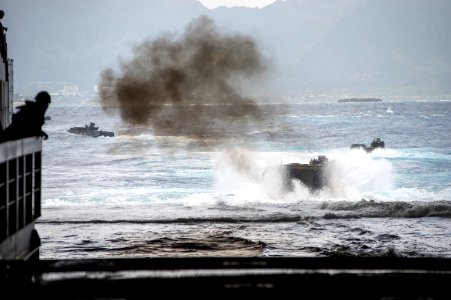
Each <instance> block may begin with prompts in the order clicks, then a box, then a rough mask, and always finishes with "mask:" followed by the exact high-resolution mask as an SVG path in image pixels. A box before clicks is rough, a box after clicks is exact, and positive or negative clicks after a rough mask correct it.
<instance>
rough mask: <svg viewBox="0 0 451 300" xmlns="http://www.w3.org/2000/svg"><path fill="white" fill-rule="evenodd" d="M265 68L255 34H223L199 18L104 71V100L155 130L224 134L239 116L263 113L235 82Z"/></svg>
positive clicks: (249, 118)
mask: <svg viewBox="0 0 451 300" xmlns="http://www.w3.org/2000/svg"><path fill="white" fill-rule="evenodd" d="M264 69H265V68H264V64H263V60H262V57H261V56H260V54H259V52H258V49H257V46H256V44H255V42H254V41H253V40H252V39H251V38H250V37H247V36H244V35H227V34H223V33H221V32H220V31H219V30H218V28H217V27H216V26H215V24H214V23H213V21H212V20H211V19H209V18H207V17H200V18H198V19H196V20H194V21H193V22H191V23H190V24H189V25H188V26H187V28H186V29H185V32H184V34H183V35H182V36H180V37H179V38H174V36H170V35H166V36H161V37H160V38H158V39H156V40H153V41H149V40H147V41H145V42H143V43H142V44H140V45H138V46H137V47H135V48H134V57H133V58H132V59H131V60H130V61H127V62H122V63H121V65H120V72H119V73H117V74H116V73H115V72H114V71H113V70H111V69H107V70H105V71H104V72H103V73H102V78H101V83H100V93H101V95H100V96H101V103H102V105H103V107H105V108H108V107H117V108H118V109H119V112H120V115H121V118H122V119H123V120H124V121H126V122H127V123H129V124H131V125H150V126H151V127H152V130H153V131H154V133H155V134H156V135H175V136H189V137H195V138H205V137H221V136H224V135H227V134H231V131H232V130H234V126H230V125H231V124H235V122H236V121H237V120H239V123H240V124H241V125H244V126H246V124H249V122H254V121H256V120H259V119H261V118H262V112H261V110H260V109H259V107H258V105H257V104H256V103H255V101H253V100H252V99H250V98H247V97H243V96H241V95H240V93H239V92H237V91H236V90H235V89H234V85H233V83H234V82H235V83H236V82H241V81H243V80H245V79H248V78H251V77H253V76H255V75H258V74H260V73H262V71H264ZM235 125H236V124H235ZM241 125H240V126H241ZM241 129H243V128H241Z"/></svg>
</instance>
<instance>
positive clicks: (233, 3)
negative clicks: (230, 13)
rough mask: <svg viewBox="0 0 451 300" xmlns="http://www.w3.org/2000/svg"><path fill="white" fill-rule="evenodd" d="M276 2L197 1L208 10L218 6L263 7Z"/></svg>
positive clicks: (266, 0)
mask: <svg viewBox="0 0 451 300" xmlns="http://www.w3.org/2000/svg"><path fill="white" fill-rule="evenodd" d="M275 1H276V0H199V2H202V4H203V5H204V6H206V7H208V8H216V7H218V6H228V7H230V6H246V7H260V8H261V7H264V6H266V5H268V4H271V3H273V2H275Z"/></svg>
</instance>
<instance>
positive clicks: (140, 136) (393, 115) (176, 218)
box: [36, 96, 451, 259]
mask: <svg viewBox="0 0 451 300" xmlns="http://www.w3.org/2000/svg"><path fill="white" fill-rule="evenodd" d="M261 109H262V110H263V111H265V112H266V113H267V114H265V115H267V116H268V117H267V118H264V119H263V120H260V121H259V122H258V123H255V124H246V126H241V125H243V124H242V123H240V122H239V121H238V122H232V123H230V124H229V125H228V126H230V128H232V129H233V130H232V132H233V133H234V134H228V135H225V136H222V137H221V138H220V139H218V138H215V137H214V136H213V137H212V136H208V137H205V138H204V139H201V140H199V139H195V138H190V137H183V136H176V135H164V136H163V135H160V136H158V135H155V134H154V133H153V131H152V129H151V128H149V127H147V126H143V125H139V126H131V125H128V124H124V123H123V122H122V121H121V118H120V116H119V115H118V114H116V113H114V112H113V113H110V112H107V111H104V110H103V109H102V107H101V106H100V105H99V104H98V102H97V101H96V99H82V98H79V99H68V98H62V97H61V98H58V97H57V96H56V97H54V99H53V102H52V104H51V106H50V108H49V110H48V113H47V115H49V116H50V117H51V120H49V121H47V122H46V124H45V126H44V131H46V132H47V133H48V135H49V139H48V140H46V141H43V190H42V197H43V207H42V217H41V218H40V219H39V222H38V223H37V225H36V227H37V229H38V232H39V234H40V236H41V242H42V245H41V253H40V255H41V258H43V259H66V258H116V257H155V256H229V255H233V256H334V255H351V256H404V257H422V256H430V257H451V222H450V220H451V133H450V131H451V102H450V101H404V102H403V101H399V102H377V103H335V102H334V103H325V102H311V103H300V104H292V105H277V104H272V105H269V104H267V105H262V106H261ZM89 122H95V123H96V125H97V126H99V127H100V129H101V130H109V131H114V132H115V137H113V138H111V137H99V138H92V137H86V136H81V135H76V134H72V133H68V132H67V130H68V129H69V128H70V127H73V126H83V125H84V124H88V123H89ZM211 124H214V121H213V122H212V123H211ZM187 126H189V125H187ZM210 126H215V125H210ZM216 126H217V128H213V129H214V130H216V131H217V132H220V131H221V126H224V124H217V125H216ZM374 137H380V138H381V139H382V140H384V141H385V144H386V148H385V149H376V150H375V151H373V152H372V153H370V154H368V153H366V152H364V151H363V150H350V145H351V144H353V143H366V144H369V143H370V142H371V141H372V140H373V138H374ZM318 155H326V156H327V157H328V158H329V160H331V161H333V162H334V168H333V169H332V171H331V178H332V180H331V181H332V185H331V186H330V187H328V188H325V189H323V190H321V191H317V192H314V193H311V192H310V191H309V190H308V189H307V188H306V187H305V186H303V185H302V184H300V183H299V182H296V183H295V188H294V190H293V191H285V190H284V189H283V188H282V187H283V185H282V180H281V176H280V174H279V173H278V172H277V171H276V170H277V168H276V167H277V166H279V165H280V164H283V163H289V162H300V163H307V162H308V161H309V160H310V159H311V158H315V157H317V156H318Z"/></svg>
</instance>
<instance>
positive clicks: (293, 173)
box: [282, 155, 330, 191]
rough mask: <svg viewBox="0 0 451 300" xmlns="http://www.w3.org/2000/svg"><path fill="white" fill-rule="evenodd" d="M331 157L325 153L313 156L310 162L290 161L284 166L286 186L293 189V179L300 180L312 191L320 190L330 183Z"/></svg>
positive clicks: (283, 173)
mask: <svg viewBox="0 0 451 300" xmlns="http://www.w3.org/2000/svg"><path fill="white" fill-rule="evenodd" d="M329 164H330V162H329V159H328V158H327V157H326V156H325V155H319V156H318V158H313V159H311V160H310V162H309V163H308V164H300V163H290V164H285V165H283V166H282V175H283V179H284V186H285V188H286V189H287V190H292V189H293V188H294V186H293V180H299V181H300V182H301V183H302V184H304V185H305V186H307V187H308V188H309V190H310V191H316V190H320V189H322V188H324V187H326V186H327V185H328V184H329V171H328V170H329V168H328V166H329Z"/></svg>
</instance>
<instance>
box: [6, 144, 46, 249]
mask: <svg viewBox="0 0 451 300" xmlns="http://www.w3.org/2000/svg"><path fill="white" fill-rule="evenodd" d="M41 156H42V138H40V137H28V138H23V139H19V140H13V141H7V142H3V143H0V243H2V242H4V241H5V240H7V239H13V238H14V236H16V237H15V238H17V237H18V235H17V234H16V233H19V232H20V231H22V229H26V230H23V231H27V232H29V231H31V230H34V221H35V220H36V219H37V218H38V217H40V216H41V177H42V172H41ZM14 243H16V244H17V242H14ZM10 244H11V243H10ZM17 247H18V246H17V245H16V248H17ZM0 250H1V249H0ZM3 250H4V249H3ZM28 250H31V249H16V250H15V251H16V255H15V256H16V257H17V256H18V254H19V253H18V252H17V251H22V252H27V251H28Z"/></svg>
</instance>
